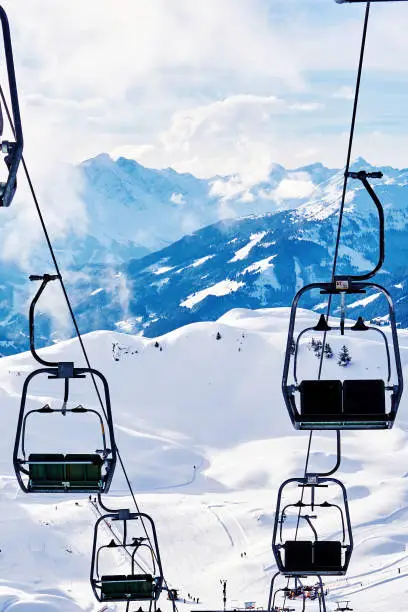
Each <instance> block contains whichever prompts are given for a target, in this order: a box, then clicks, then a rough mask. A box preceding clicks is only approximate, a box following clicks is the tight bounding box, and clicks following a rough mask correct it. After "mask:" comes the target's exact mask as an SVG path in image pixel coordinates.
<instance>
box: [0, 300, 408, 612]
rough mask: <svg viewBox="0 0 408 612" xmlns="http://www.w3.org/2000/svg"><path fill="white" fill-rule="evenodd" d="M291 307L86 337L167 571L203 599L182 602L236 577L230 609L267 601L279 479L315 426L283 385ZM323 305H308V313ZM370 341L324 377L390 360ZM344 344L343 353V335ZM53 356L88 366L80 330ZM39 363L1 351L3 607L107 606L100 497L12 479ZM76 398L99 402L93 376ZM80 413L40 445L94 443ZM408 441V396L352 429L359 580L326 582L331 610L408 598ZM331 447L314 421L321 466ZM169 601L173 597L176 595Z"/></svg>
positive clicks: (349, 463) (330, 363) (116, 491)
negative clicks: (96, 577) (24, 486)
mask: <svg viewBox="0 0 408 612" xmlns="http://www.w3.org/2000/svg"><path fill="white" fill-rule="evenodd" d="M287 316H288V311H287V309H284V308H282V309H272V310H258V311H248V310H233V311H231V312H229V313H227V314H226V315H224V316H223V317H221V319H219V320H218V321H216V322H214V323H198V324H193V325H189V326H187V327H184V328H182V329H178V330H175V331H173V332H171V333H169V334H167V335H165V336H162V337H160V338H157V340H147V339H145V338H141V337H132V336H126V335H121V334H117V333H112V332H103V331H102V332H95V333H92V334H89V335H87V336H85V338H84V339H85V344H86V346H87V348H88V350H89V354H90V357H91V361H92V363H93V364H94V365H95V366H96V367H98V368H100V369H101V370H102V371H103V372H104V373H105V374H106V375H107V377H108V379H109V382H110V388H111V393H112V405H113V411H114V418H115V424H116V434H117V441H118V445H119V447H120V449H121V452H122V454H123V457H124V459H125V462H126V465H127V468H128V471H129V475H130V478H131V480H132V483H133V485H134V487H135V489H136V491H137V493H138V500H139V503H140V505H141V507H142V509H143V510H144V511H146V512H149V513H151V514H152V516H153V517H154V519H155V521H156V524H157V529H158V536H159V542H160V546H161V553H162V560H163V565H164V570H165V574H166V577H167V580H168V581H169V583H170V584H171V585H172V586H173V587H177V588H179V589H180V590H181V597H182V598H184V597H185V598H186V600H188V593H190V595H191V596H192V597H197V596H198V597H199V598H200V603H199V604H194V603H193V602H192V601H187V602H186V604H183V603H180V605H179V608H180V609H181V610H182V611H183V610H186V611H187V610H191V609H193V610H197V611H198V610H199V609H207V610H208V609H209V607H210V606H216V608H218V609H220V606H221V588H220V584H219V580H220V579H227V580H228V599H229V601H228V603H229V605H230V606H232V607H233V606H242V604H243V602H244V601H256V605H257V606H262V605H265V604H266V600H267V594H268V587H269V581H270V578H271V576H272V574H273V572H274V568H275V565H274V560H273V555H272V552H271V549H270V542H271V535H272V524H273V518H274V509H275V508H274V506H275V501H276V491H277V488H278V486H279V485H280V484H281V482H282V481H283V480H284V479H286V478H288V477H291V476H299V475H302V474H303V469H304V459H305V452H306V447H307V439H308V435H307V434H306V433H300V432H294V431H293V430H292V428H291V426H290V424H289V417H288V415H287V413H286V409H285V408H284V405H283V400H282V398H281V392H280V377H281V372H282V360H283V350H284V345H285V342H286V326H287ZM316 318H317V315H316V314H315V313H311V312H308V311H304V312H303V314H302V323H305V324H310V323H311V322H312V320H313V321H316ZM217 333H219V336H221V337H220V338H219V339H218V340H217ZM364 338H366V337H364ZM400 340H401V346H402V349H401V350H402V359H403V363H404V370H405V372H406V370H407V367H406V364H407V361H408V354H407V351H408V333H406V332H404V331H403V332H401V335H400ZM362 342H363V344H360V345H357V341H356V340H354V341H353V343H351V344H350V350H351V354H352V357H353V361H352V363H351V365H350V366H349V368H347V369H346V370H345V371H344V370H343V369H341V370H340V368H339V367H338V366H337V364H336V361H335V360H326V361H325V364H324V368H325V370H324V371H325V372H326V375H327V376H330V377H339V376H340V374H344V373H345V374H346V375H348V376H350V377H356V376H358V375H359V374H360V373H361V374H363V373H365V372H366V368H369V370H371V369H374V371H376V372H378V370H377V368H378V367H379V368H382V367H383V364H382V361H381V360H380V356H381V355H382V350H381V349H382V347H381V346H380V345H378V344H377V343H376V342H375V341H372V340H366V339H363V341H362ZM332 347H333V350H334V351H335V352H336V351H337V349H338V346H337V344H336V342H335V341H334V342H333V343H332ZM43 354H44V355H47V356H48V357H52V358H53V359H54V358H55V359H60V360H69V359H71V358H74V359H75V360H76V362H77V364H78V365H79V364H81V363H82V360H81V359H80V357H79V351H78V347H77V345H76V343H75V342H74V341H68V342H65V343H61V344H59V345H56V346H53V347H51V348H48V349H45V350H44V353H43ZM303 358H304V368H306V371H307V372H310V373H311V372H312V371H314V370H315V369H316V368H317V363H318V362H317V360H316V359H315V358H314V357H313V355H312V353H311V352H309V351H308V349H307V347H305V348H304V351H303ZM33 365H34V364H33V360H32V358H31V356H30V355H29V354H27V353H25V354H21V355H17V356H14V357H10V358H5V359H3V360H1V362H0V393H1V398H2V406H3V410H2V437H1V442H0V474H1V476H0V548H1V552H0V576H1V578H0V608H1V610H5V611H7V612H11V611H13V612H14V610H18V611H19V612H21V611H24V612H26V611H27V612H33V611H35V612H39V611H40V610H41V611H44V610H47V611H49V612H51V611H52V612H56V611H57V610H58V611H62V612H74V611H77V610H86V611H88V612H91V611H95V612H96V611H97V610H101V609H102V605H101V604H99V605H96V602H94V601H93V598H92V595H91V590H90V587H89V584H88V573H89V561H90V546H91V537H92V528H93V523H94V521H95V514H94V510H93V508H92V507H91V505H90V504H89V502H88V497H87V496H86V495H83V496H78V498H75V496H74V498H72V497H69V498H68V497H66V496H65V497H64V496H59V497H58V496H48V495H30V496H25V495H24V494H23V493H21V492H20V491H19V490H18V488H17V485H16V482H15V479H14V475H13V469H12V465H11V454H12V447H13V441H14V440H13V439H14V429H15V425H16V419H17V410H18V405H19V398H20V392H21V386H22V382H23V380H24V376H25V375H27V373H28V372H30V371H31V369H32V368H33ZM380 371H381V370H380ZM54 385H55V383H53V382H52V381H49V382H48V384H47V383H46V384H44V383H42V384H40V385H34V386H33V390H32V393H33V395H31V396H30V402H31V405H33V406H34V405H35V406H40V405H42V404H43V403H45V402H52V403H53V404H54V405H59V402H60V398H59V397H58V396H57V393H56V390H55V387H54ZM72 401H73V402H74V403H77V402H81V403H82V404H84V405H87V406H90V405H94V406H95V405H96V398H95V396H94V393H93V390H92V387H91V385H89V386H86V388H85V389H84V390H82V389H81V388H80V386H79V383H78V384H77V385H75V387H74V388H73V395H72ZM39 418H40V419H43V418H44V417H43V416H41V417H39ZM58 418H59V417H57V419H58ZM61 418H63V417H61ZM75 418H79V419H81V417H80V416H79V417H75ZM45 422H46V421H45V418H44V423H45ZM47 422H48V419H47ZM80 423H83V424H82V425H78V422H77V421H75V422H71V421H70V420H69V417H66V418H65V419H64V423H63V425H64V428H63V430H59V429H58V428H57V425H56V424H54V423H53V424H52V425H51V424H49V425H48V426H45V425H43V426H39V427H37V428H36V429H35V431H32V432H31V434H30V436H29V440H30V444H31V445H32V449H33V450H34V449H36V450H37V451H38V450H42V451H43V452H46V451H49V452H51V451H52V450H53V449H58V450H60V452H67V451H69V450H79V449H81V450H83V451H88V452H91V451H92V450H93V449H94V446H93V445H94V439H93V436H94V430H93V428H92V429H89V428H88V424H87V423H85V420H84V421H83V422H82V421H81V420H80ZM62 434H63V440H62V441H61V444H60V443H59V441H58V437H57V436H58V435H62ZM407 438H408V412H407V402H406V400H405V399H404V398H403V401H402V404H401V407H400V413H399V417H398V423H397V425H396V426H395V427H394V428H393V430H391V431H387V432H376V433H370V432H351V433H347V434H344V435H343V457H344V460H343V462H342V466H341V469H340V471H339V473H338V477H339V478H340V479H341V480H343V481H344V483H345V485H346V486H347V489H348V493H349V497H350V511H351V517H352V523H353V527H354V538H355V551H354V554H353V557H352V561H351V565H350V570H349V574H348V578H347V579H335V580H328V581H327V585H328V587H329V591H330V593H329V602H330V604H329V607H328V610H329V612H332V611H333V610H334V608H335V605H334V602H335V601H336V600H339V599H344V598H350V599H351V601H352V604H353V605H352V607H353V608H354V610H356V612H358V611H359V610H360V611H364V612H367V611H368V610H370V612H380V611H381V610H383V609H388V608H389V604H390V601H391V602H394V603H395V602H403V601H405V600H406V596H407V592H408V587H407V586H406V577H407V575H408V552H407V551H406V544H407V536H406V532H407V528H408V498H407V488H406V477H407V471H406V465H407V460H408V444H407V441H408V440H407ZM89 446H91V448H89ZM334 452H335V445H334V437H333V434H330V433H327V434H324V435H323V434H315V435H314V438H313V446H312V458H311V465H310V469H311V470H313V469H317V470H318V469H324V468H328V467H329V466H331V465H332V464H333V462H334ZM194 466H195V467H194ZM111 492H112V494H110V495H109V501H108V502H107V503H108V504H109V505H110V506H113V507H123V506H126V505H128V504H129V503H130V501H129V498H126V499H125V498H123V495H124V493H125V487H124V482H123V478H122V476H121V474H120V472H119V469H118V472H117V475H116V476H115V479H114V482H113V485H112V491H111ZM118 496H122V497H120V498H119V497H118ZM337 527H338V526H337V525H336V526H334V525H333V530H334V531H336V530H337ZM243 552H246V556H245V557H242V556H241V553H243ZM398 568H400V573H398ZM113 569H114V568H113ZM114 573H115V572H114ZM401 606H402V607H401ZM401 606H399V607H397V609H398V610H401V611H402V610H403V605H402V603H401ZM160 607H161V608H162V609H165V610H166V609H168V602H166V601H165V600H163V601H160ZM295 607H296V604H295ZM394 607H395V606H394ZM109 609H110V610H114V609H115V606H110V607H109ZM120 609H121V608H120V606H117V610H120ZM297 609H298V607H296V610H297ZM308 609H310V610H315V608H313V607H309V608H308Z"/></svg>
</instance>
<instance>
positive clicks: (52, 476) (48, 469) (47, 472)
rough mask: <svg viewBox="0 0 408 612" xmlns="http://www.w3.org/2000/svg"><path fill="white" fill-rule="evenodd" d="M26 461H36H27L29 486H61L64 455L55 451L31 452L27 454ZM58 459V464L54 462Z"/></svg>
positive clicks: (63, 472) (63, 477)
mask: <svg viewBox="0 0 408 612" xmlns="http://www.w3.org/2000/svg"><path fill="white" fill-rule="evenodd" d="M28 461H29V462H30V461H36V462H38V463H34V464H33V463H29V467H28V471H29V476H30V483H31V486H32V487H34V488H37V487H39V488H41V487H50V486H51V487H54V486H55V487H58V488H61V487H63V486H64V485H63V484H62V483H63V482H64V480H65V476H64V474H65V470H64V465H63V463H62V462H63V461H64V455H61V454H56V453H48V454H45V453H44V454H40V453H33V454H31V455H29V457H28ZM58 461H60V462H61V463H60V464H56V463H55V462H58Z"/></svg>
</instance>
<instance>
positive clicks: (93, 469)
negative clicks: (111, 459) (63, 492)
mask: <svg viewBox="0 0 408 612" xmlns="http://www.w3.org/2000/svg"><path fill="white" fill-rule="evenodd" d="M66 461H67V464H68V465H67V466H66V467H67V481H68V482H69V483H70V486H72V487H81V488H82V487H86V486H88V485H89V486H94V487H99V482H100V480H101V477H102V473H101V471H102V459H101V457H100V455H98V454H89V455H85V454H75V455H74V454H71V455H67V456H66ZM83 461H88V462H89V461H91V462H92V463H81V462H83Z"/></svg>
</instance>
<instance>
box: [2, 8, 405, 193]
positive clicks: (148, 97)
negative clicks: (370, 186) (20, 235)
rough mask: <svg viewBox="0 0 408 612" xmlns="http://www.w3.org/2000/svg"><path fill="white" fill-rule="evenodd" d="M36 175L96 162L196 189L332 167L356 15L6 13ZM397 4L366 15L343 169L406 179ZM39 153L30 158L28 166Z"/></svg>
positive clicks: (357, 29) (304, 11) (346, 114)
mask: <svg viewBox="0 0 408 612" xmlns="http://www.w3.org/2000/svg"><path fill="white" fill-rule="evenodd" d="M4 6H5V8H6V10H8V11H9V16H10V21H11V27H12V34H13V40H14V45H15V56H16V69H17V76H18V83H19V86H20V92H21V103H22V112H23V120H24V128H25V134H26V154H27V156H28V158H29V159H30V156H31V159H33V161H34V163H35V165H36V167H37V170H38V173H39V175H40V176H43V175H44V176H46V175H47V172H48V171H49V168H50V167H52V166H53V164H55V163H56V162H60V161H71V162H78V161H80V160H82V159H85V158H87V157H90V156H92V155H96V154H97V153H99V152H102V151H108V152H112V153H113V155H120V154H124V155H128V156H132V157H134V158H136V159H137V160H138V161H140V162H141V163H143V164H145V165H150V166H153V167H164V166H173V167H174V168H176V169H177V170H179V171H187V172H192V173H194V174H196V175H198V176H212V175H214V174H226V173H237V174H239V175H240V176H242V177H243V180H245V181H247V182H251V181H252V182H253V181H257V180H260V179H262V178H263V177H264V176H265V175H266V174H267V172H268V169H269V168H270V166H271V164H272V163H274V162H276V163H282V164H283V165H285V166H289V167H298V166H301V165H304V164H309V163H312V162H315V161H321V162H323V163H325V164H327V165H330V166H341V165H342V164H343V163H344V158H345V151H346V138H347V131H348V126H349V123H350V116H351V108H352V101H351V97H352V93H353V88H354V82H355V73H356V67H357V59H358V57H357V56H358V50H359V45H360V36H361V30H362V24H363V15H364V8H365V7H364V5H360V4H359V5H349V4H344V5H338V4H336V3H335V2H334V0H206V1H205V2H194V1H192V0H170V1H169V0H149V2H148V3H147V2H145V0H87V2H85V3H84V2H82V1H80V0H71V2H70V3H69V4H67V3H63V2H62V0H30V2H29V3H28V2H24V3H22V2H21V3H20V2H15V0H5V2H4ZM407 26H408V6H407V5H406V3H401V2H396V3H392V2H391V3H386V4H384V5H383V4H374V5H372V8H371V21H370V28H369V35H368V41H367V58H366V64H365V66H366V70H365V72H364V78H363V82H362V90H361V107H360V111H359V115H358V124H357V132H356V144H355V150H354V155H355V156H358V155H361V156H363V157H365V158H367V159H369V160H370V161H372V162H373V163H381V164H393V165H396V166H408V159H407V155H406V151H407V150H408V146H407V145H408V138H407V136H406V133H407V129H408V111H407V108H408V105H407V96H408V73H407V61H406V60H407V59H408V39H407V37H406V31H407ZM39 146H40V147H41V155H38V150H39Z"/></svg>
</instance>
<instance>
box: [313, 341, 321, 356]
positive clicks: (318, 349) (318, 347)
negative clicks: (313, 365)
mask: <svg viewBox="0 0 408 612" xmlns="http://www.w3.org/2000/svg"><path fill="white" fill-rule="evenodd" d="M322 348H323V344H322V341H321V340H316V341H315V343H314V345H313V350H314V354H315V355H316V357H317V358H318V359H319V358H320V357H321V356H322Z"/></svg>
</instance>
